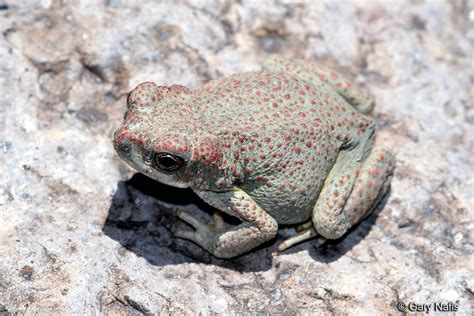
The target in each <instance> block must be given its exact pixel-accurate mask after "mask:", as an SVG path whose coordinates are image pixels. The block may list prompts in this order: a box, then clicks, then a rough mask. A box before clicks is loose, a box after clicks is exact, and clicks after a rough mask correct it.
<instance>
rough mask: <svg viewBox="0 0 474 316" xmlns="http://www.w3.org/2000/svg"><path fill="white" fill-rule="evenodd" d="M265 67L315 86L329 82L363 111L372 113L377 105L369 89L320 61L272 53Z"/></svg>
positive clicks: (349, 101)
mask: <svg viewBox="0 0 474 316" xmlns="http://www.w3.org/2000/svg"><path fill="white" fill-rule="evenodd" d="M264 67H265V68H266V69H268V70H270V71H272V72H276V73H284V74H291V75H293V76H295V77H296V78H299V79H302V80H305V81H307V82H310V83H312V84H313V85H314V86H315V87H318V86H320V85H321V84H322V83H324V84H327V85H329V86H331V87H332V88H333V89H334V91H337V94H339V95H340V96H342V97H343V98H344V99H345V100H346V101H347V102H348V103H349V104H350V105H352V106H353V107H354V108H356V109H357V110H358V111H359V112H361V113H364V114H367V113H370V111H372V109H373V108H374V106H375V99H374V97H373V96H372V94H371V93H370V92H369V91H368V90H367V89H363V88H361V87H360V86H358V85H356V84H353V83H351V81H349V80H348V79H347V78H345V77H344V76H343V75H341V74H340V73H338V72H336V71H334V70H332V69H330V68H327V67H325V66H323V65H320V64H318V63H314V62H308V61H306V60H301V59H300V60H287V59H285V58H283V57H281V56H278V55H272V56H271V57H270V58H269V59H268V60H267V61H266V62H265V64H264Z"/></svg>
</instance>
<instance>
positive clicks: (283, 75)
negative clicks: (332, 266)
mask: <svg viewBox="0 0 474 316" xmlns="http://www.w3.org/2000/svg"><path fill="white" fill-rule="evenodd" d="M373 107H374V101H373V98H372V96H371V95H370V94H369V93H368V92H367V91H365V90H362V89H360V88H359V87H357V86H355V85H353V84H351V83H350V82H349V81H348V80H346V79H345V78H343V77H342V76H341V75H340V74H338V73H336V72H334V71H332V70H329V69H327V68H325V67H323V66H320V65H318V64H313V63H309V62H305V61H288V60H285V59H283V58H281V57H278V56H273V57H272V58H270V59H269V61H268V62H267V63H266V64H265V66H264V69H263V70H262V71H261V72H251V73H244V74H238V75H233V76H230V77H228V78H224V79H218V80H213V81H210V82H209V83H208V84H206V85H205V86H204V87H203V88H202V89H200V90H197V91H190V90H188V89H187V88H186V87H183V86H177V85H174V86H170V87H163V86H157V85H155V84H154V83H151V82H145V83H141V84H139V85H138V86H137V87H136V88H135V89H133V91H132V92H131V93H130V95H129V97H128V110H127V112H126V114H125V118H124V122H123V124H122V126H121V127H120V128H119V129H118V130H117V131H116V132H115V137H114V147H115V149H116V151H117V153H118V154H119V156H120V157H121V158H122V159H123V160H125V161H126V162H127V163H128V164H130V165H131V166H132V167H134V168H135V169H137V170H138V171H140V172H142V173H144V174H145V175H147V176H149V177H151V178H153V179H156V180H158V181H160V182H162V183H165V184H168V185H172V186H175V187H179V188H186V187H190V188H192V189H193V190H194V191H195V192H196V193H197V194H198V195H199V196H200V197H201V198H202V199H203V200H204V201H205V202H207V203H209V204H210V205H212V206H214V207H216V208H218V209H219V210H221V211H223V212H225V213H227V214H230V215H232V216H235V217H237V218H239V219H240V220H241V221H242V223H241V224H240V225H238V226H234V227H228V226H227V224H224V222H223V221H222V218H220V217H219V216H218V215H215V216H214V224H213V225H207V224H204V223H202V222H201V221H199V220H198V219H196V218H195V217H194V216H192V215H191V214H189V213H186V212H183V211H178V213H177V215H178V217H179V218H181V219H182V220H183V221H185V222H187V223H188V224H190V225H191V226H192V227H193V228H194V230H193V231H190V230H186V229H178V230H176V231H175V236H176V237H180V238H185V239H189V240H191V241H193V242H195V243H197V244H198V245H200V246H201V247H203V248H204V249H206V250H207V251H209V252H210V253H212V254H213V255H214V256H216V257H220V258H231V257H234V256H238V255H240V254H242V253H245V252H247V251H249V250H251V249H252V248H254V247H256V246H257V245H259V244H261V243H263V242H265V241H266V240H269V239H272V238H274V237H275V235H276V234H277V229H278V224H302V225H300V232H299V233H298V234H297V235H296V236H294V237H291V238H289V239H287V240H286V241H285V242H283V244H281V245H280V246H279V247H278V249H279V250H283V249H286V248H288V247H289V246H291V245H293V244H295V243H297V242H300V241H303V240H305V239H308V238H310V237H313V236H316V235H318V234H319V235H320V236H322V237H323V238H329V239H334V238H338V237H340V236H342V235H344V233H345V232H347V230H348V229H349V228H350V227H351V226H353V225H354V224H356V223H357V222H359V221H360V220H361V219H363V218H364V217H366V216H367V215H368V214H370V212H371V211H372V210H373V209H374V207H375V206H376V205H377V203H378V202H379V201H380V200H381V198H382V197H383V196H384V194H385V193H386V192H387V190H388V188H389V184H390V180H391V177H392V174H393V169H394V166H395V160H394V157H393V155H392V154H391V153H390V152H389V151H387V150H384V149H381V148H377V147H375V148H374V125H375V124H374V122H373V121H372V120H371V119H370V118H368V117H367V116H365V115H364V114H366V113H368V112H370V111H371V110H372V108H373Z"/></svg>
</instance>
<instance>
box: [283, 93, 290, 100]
mask: <svg viewBox="0 0 474 316" xmlns="http://www.w3.org/2000/svg"><path fill="white" fill-rule="evenodd" d="M283 97H284V98H285V99H287V100H288V99H289V98H291V95H289V94H285V95H284V96H283Z"/></svg>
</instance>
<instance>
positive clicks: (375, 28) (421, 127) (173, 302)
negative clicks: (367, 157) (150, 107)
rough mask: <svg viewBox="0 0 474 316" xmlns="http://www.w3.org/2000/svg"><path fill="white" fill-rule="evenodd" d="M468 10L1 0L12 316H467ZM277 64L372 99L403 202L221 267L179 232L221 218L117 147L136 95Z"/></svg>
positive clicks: (403, 4) (461, 5)
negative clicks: (304, 68) (347, 82)
mask: <svg viewBox="0 0 474 316" xmlns="http://www.w3.org/2000/svg"><path fill="white" fill-rule="evenodd" d="M473 9H474V8H473V6H472V1H470V0H469V1H457V0H454V1H448V0H445V1H441V0H440V1H406V0H400V1H379V2H376V1H356V0H354V1H345V2H344V4H342V3H338V2H334V1H326V2H323V1H311V2H309V1H308V2H307V3H294V2H281V3H278V2H273V1H272V2H269V3H267V5H265V6H262V5H259V4H257V3H256V2H254V1H248V2H247V1H240V2H238V3H237V2H235V3H234V2H219V4H215V3H214V4H211V2H210V1H194V2H192V3H191V2H181V1H173V2H168V3H165V2H164V3H160V4H158V3H157V2H156V1H140V2H132V1H122V0H107V1H92V0H81V1H78V0H71V1H68V2H66V1H57V0H50V1H48V0H42V1H30V0H21V1H17V0H6V1H3V2H2V1H0V21H1V22H0V30H1V32H0V59H1V63H0V64H1V65H0V95H1V96H2V97H1V102H0V173H1V177H0V314H5V313H11V314H18V315H23V314H26V315H38V314H41V315H44V314H55V315H56V314H63V315H71V314H72V315H84V314H85V315H91V314H92V315H98V314H110V315H117V314H118V315H143V314H157V313H159V312H161V313H162V314H169V313H174V314H188V315H195V314H198V313H202V314H212V313H219V314H232V313H233V314H242V313H244V314H258V313H262V314H275V315H279V314H287V315H299V314H315V313H317V314H321V315H334V314H355V315H374V314H392V315H397V314H398V311H397V308H396V304H397V302H403V303H407V304H408V303H409V302H416V303H426V304H433V303H435V302H454V303H457V304H458V306H459V311H458V313H457V315H471V314H472V310H473V309H472V306H473V294H472V293H474V284H473V280H474V273H473V265H472V262H473V260H474V257H473V252H474V247H473V244H474V227H473V224H472V223H473V219H474V208H473V205H474V197H473V194H472V192H473V191H474V188H473V179H474V174H473V169H472V166H473V165H474V158H473V157H474V153H473V148H474V133H473V132H472V130H473V124H474V105H473V102H472V100H473V99H474V96H473V89H472V86H473V82H472V77H473V75H472V73H473V70H472V51H473V42H472V41H473V40H474V33H473V31H472V23H474V14H473V13H472V12H473ZM271 53H278V54H279V55H282V56H285V57H286V58H288V59H291V60H295V59H300V58H304V59H306V60H311V61H314V62H318V63H319V64H323V65H326V66H327V67H329V68H331V69H336V70H337V71H338V72H339V73H342V74H343V75H344V76H345V77H347V78H350V79H351V80H352V82H353V83H356V84H357V85H360V86H364V87H368V88H370V91H371V92H372V93H373V95H374V96H375V99H376V100H377V106H376V107H375V109H374V110H373V111H372V112H371V113H370V114H369V115H368V117H369V118H371V119H373V120H374V122H375V123H376V131H377V140H376V144H375V147H378V146H381V147H387V148H389V149H390V150H391V151H392V152H394V153H396V160H397V166H396V168H395V173H394V176H393V179H392V181H391V190H390V192H389V194H388V195H387V196H386V198H385V199H384V200H383V201H382V203H381V207H380V208H378V209H376V210H375V211H374V212H373V213H372V215H370V216H369V217H368V218H367V219H365V220H363V221H362V222H361V223H360V225H355V226H354V227H353V229H351V230H350V231H349V232H348V234H346V235H345V236H344V237H343V238H342V239H339V240H336V241H328V242H327V243H326V244H325V245H323V246H322V247H320V248H317V249H316V248H315V247H314V244H315V243H317V241H316V240H312V241H308V242H303V243H301V244H299V245H296V246H294V247H292V248H290V249H288V250H286V251H285V252H283V253H280V254H279V253H277V251H276V248H277V246H278V245H280V243H281V242H282V241H283V240H285V239H286V238H289V237H290V236H293V235H294V234H295V233H296V232H295V230H294V229H289V228H283V226H282V225H280V227H279V230H278V234H277V236H276V238H274V239H272V240H271V241H268V242H266V243H263V244H262V245H260V246H258V247H256V248H255V249H253V250H252V251H249V252H248V253H246V254H245V255H242V256H239V257H237V258H235V259H230V260H221V259H217V258H215V257H213V256H212V255H210V254H209V253H208V252H206V251H205V250H203V249H202V248H201V247H199V246H197V245H195V244H194V243H192V242H189V241H187V240H182V239H180V238H174V237H173V235H172V231H173V229H175V228H179V227H182V228H188V229H189V227H188V226H187V225H186V224H184V223H182V221H180V220H177V219H176V214H177V212H178V213H180V212H181V211H182V212H183V213H184V212H187V213H192V214H193V215H194V216H199V217H200V220H201V221H204V222H206V223H208V222H210V221H212V208H210V207H209V205H208V204H207V203H204V202H202V201H201V199H200V198H199V197H197V196H196V195H195V194H194V193H193V192H192V191H191V190H190V189H177V188H173V187H170V186H166V185H161V184H160V183H159V182H157V181H154V180H151V179H150V178H148V177H146V176H143V175H142V174H140V173H138V172H136V171H135V170H134V169H133V168H129V167H127V166H126V164H124V163H123V161H122V160H121V159H120V158H119V157H118V156H117V154H116V153H115V151H114V148H113V146H112V144H111V141H110V139H111V138H112V137H113V133H114V131H115V130H116V129H117V127H118V126H119V125H120V123H121V122H122V120H123V113H124V112H125V110H126V100H127V95H128V93H129V92H130V91H131V90H132V89H133V88H134V87H135V86H137V85H138V84H139V83H141V82H144V81H152V82H156V83H157V84H159V85H162V86H171V85H173V84H179V85H183V86H188V87H189V89H190V90H191V91H195V90H198V89H200V88H201V87H203V86H204V85H205V83H206V82H208V81H209V80H211V79H217V78H225V77H229V76H231V75H232V74H239V73H248V72H255V71H259V70H260V69H261V67H262V64H264V63H266V62H267V61H268V58H269V56H270V54H271ZM178 210H180V211H178ZM225 220H226V222H228V223H229V224H231V225H235V224H238V221H232V218H229V217H226V218H225ZM217 225H220V224H217ZM223 226H224V227H226V225H223Z"/></svg>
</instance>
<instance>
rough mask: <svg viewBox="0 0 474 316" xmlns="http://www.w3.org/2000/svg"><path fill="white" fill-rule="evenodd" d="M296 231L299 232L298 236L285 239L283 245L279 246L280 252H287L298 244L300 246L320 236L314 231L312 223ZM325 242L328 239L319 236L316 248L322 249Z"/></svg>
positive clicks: (301, 226) (299, 227)
mask: <svg viewBox="0 0 474 316" xmlns="http://www.w3.org/2000/svg"><path fill="white" fill-rule="evenodd" d="M296 231H297V232H298V233H297V234H296V235H294V236H291V237H290V238H287V239H285V240H284V241H283V242H282V243H281V244H279V245H278V247H277V251H278V252H282V251H285V250H286V249H288V248H290V247H292V246H294V245H296V244H299V243H301V242H303V241H306V240H308V239H311V238H313V237H316V236H318V233H317V232H316V230H315V229H314V226H313V223H312V222H311V221H310V222H307V223H304V224H302V225H300V226H298V227H297V228H296ZM325 242H326V238H324V237H321V236H319V238H317V239H316V244H315V245H314V246H315V247H316V248H317V247H320V246H322V245H323V244H324V243H325Z"/></svg>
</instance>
